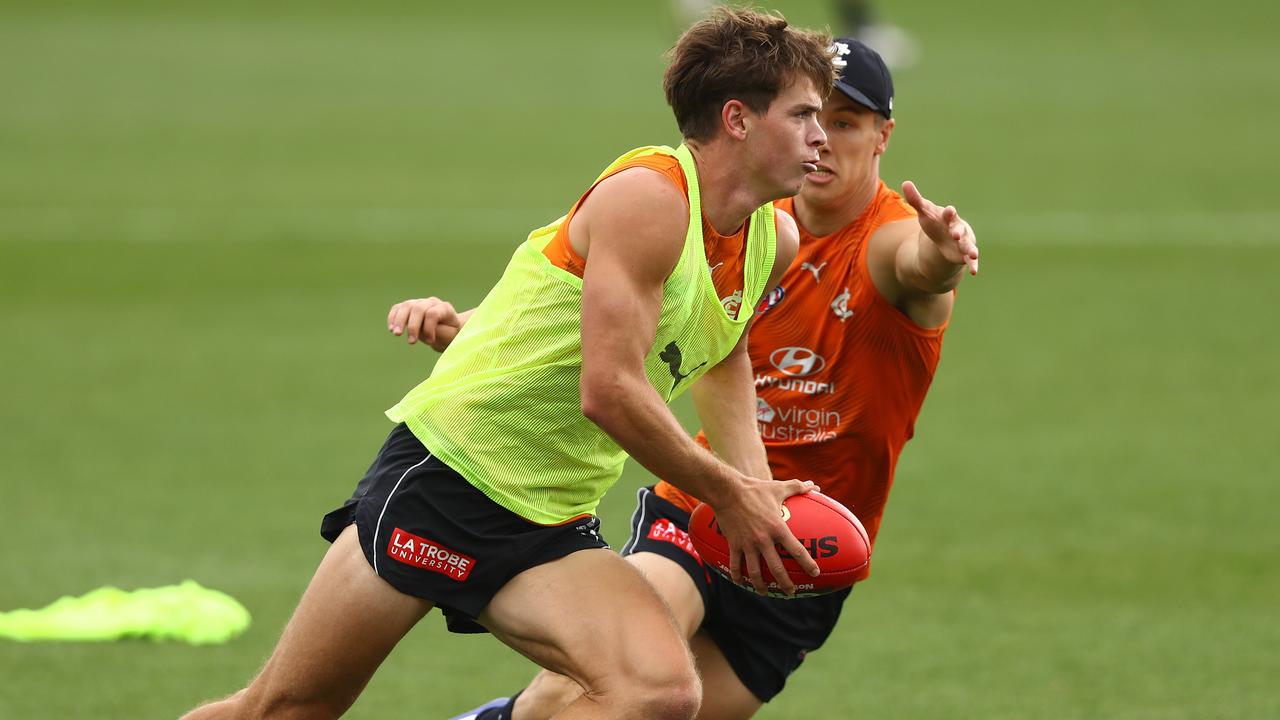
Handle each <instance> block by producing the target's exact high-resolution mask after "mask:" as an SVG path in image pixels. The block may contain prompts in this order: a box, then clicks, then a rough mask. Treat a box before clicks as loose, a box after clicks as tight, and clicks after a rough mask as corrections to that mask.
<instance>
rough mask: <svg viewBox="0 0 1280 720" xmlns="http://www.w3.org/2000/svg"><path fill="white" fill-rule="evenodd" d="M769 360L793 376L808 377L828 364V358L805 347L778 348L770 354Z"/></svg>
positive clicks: (780, 369) (784, 373)
mask: <svg viewBox="0 0 1280 720" xmlns="http://www.w3.org/2000/svg"><path fill="white" fill-rule="evenodd" d="M769 362H771V363H773V366H774V367H776V368H778V370H779V371H780V372H782V374H783V375H790V376H791V377H808V376H809V375H812V374H814V373H816V372H818V371H820V370H822V368H824V367H826V366H827V361H826V358H824V357H822V356H821V355H819V354H818V353H816V352H814V351H812V350H810V349H809V348H803V347H784V348H778V349H777V350H774V351H773V354H772V355H770V356H769Z"/></svg>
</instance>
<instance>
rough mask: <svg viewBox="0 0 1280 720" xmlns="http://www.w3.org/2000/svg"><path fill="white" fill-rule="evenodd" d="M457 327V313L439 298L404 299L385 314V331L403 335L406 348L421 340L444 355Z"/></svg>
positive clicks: (458, 325)
mask: <svg viewBox="0 0 1280 720" xmlns="http://www.w3.org/2000/svg"><path fill="white" fill-rule="evenodd" d="M461 328H462V320H461V318H459V317H458V312H457V311H456V310H455V309H454V308H453V305H451V304H449V303H447V302H445V301H444V300H441V299H440V298H434V297H431V298H421V299H417V300H405V301H404V302H400V303H396V304H395V305H392V306H391V310H390V311H389V312H388V313H387V330H389V331H391V333H392V334H393V335H397V336H399V335H407V336H408V339H409V344H410V345H412V344H414V343H416V342H418V341H419V340H421V341H422V342H424V343H426V344H427V345H430V346H431V349H432V350H435V351H437V352H444V349H445V348H447V347H449V343H451V342H453V338H454V337H455V336H457V334H458V330H460V329H461Z"/></svg>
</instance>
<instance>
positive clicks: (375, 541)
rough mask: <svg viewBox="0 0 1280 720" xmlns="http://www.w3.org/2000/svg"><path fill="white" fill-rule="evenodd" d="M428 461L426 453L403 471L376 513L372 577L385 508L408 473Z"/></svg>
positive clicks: (376, 559)
mask: <svg viewBox="0 0 1280 720" xmlns="http://www.w3.org/2000/svg"><path fill="white" fill-rule="evenodd" d="M430 459H431V453H430V452H428V453H427V456H426V457H424V458H422V459H421V460H419V461H418V463H417V464H416V465H414V466H413V467H410V468H409V469H408V470H405V471H404V474H403V475H401V476H400V479H399V480H397V481H396V486H395V487H393V488H391V492H389V493H387V501H386V502H384V503H382V512H380V513H378V524H377V525H374V526H373V574H374V575H377V574H378V532H379V531H381V530H382V516H383V515H386V514H387V506H388V505H390V504H391V496H392V495H395V494H396V491H397V490H399V489H400V483H402V482H404V479H405V478H406V477H409V473H411V472H413V471H414V470H415V469H417V467H418V466H419V465H421V464H422V463H424V462H426V461H428V460H430Z"/></svg>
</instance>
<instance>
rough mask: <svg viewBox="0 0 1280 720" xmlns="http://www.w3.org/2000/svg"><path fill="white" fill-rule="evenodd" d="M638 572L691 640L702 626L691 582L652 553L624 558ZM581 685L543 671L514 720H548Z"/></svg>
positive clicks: (574, 696)
mask: <svg viewBox="0 0 1280 720" xmlns="http://www.w3.org/2000/svg"><path fill="white" fill-rule="evenodd" d="M626 560H627V562H629V563H630V564H631V566H632V567H634V568H636V569H638V570H639V571H640V572H641V574H642V575H644V578H645V579H646V580H648V581H649V584H650V585H652V586H653V589H654V590H656V591H657V593H658V595H659V596H660V597H661V598H662V600H663V602H665V603H666V605H667V607H668V608H669V609H670V610H671V613H672V615H673V616H674V617H675V619H676V624H677V625H678V626H679V628H680V632H681V635H682V636H684V637H690V636H692V635H693V633H694V632H696V631H697V629H698V627H699V626H701V625H702V616H703V613H704V608H703V607H702V595H701V594H700V593H699V592H698V588H697V586H695V585H694V584H693V580H692V579H690V578H689V575H688V574H687V573H686V572H685V571H684V569H683V568H681V567H680V566H679V565H678V564H677V563H675V562H673V561H671V560H668V559H667V558H665V557H662V556H661V555H657V554H655V553H647V552H641V553H636V554H634V555H629V556H627V558H626ZM583 692H584V690H583V686H582V685H580V684H578V683H577V682H574V680H572V679H570V678H568V677H565V676H564V675H561V674H559V673H554V672H551V671H549V670H543V671H542V672H540V673H538V675H537V676H536V677H534V679H533V682H531V683H530V684H529V687H527V688H526V689H525V690H524V691H523V692H522V693H521V694H520V697H519V698H517V699H516V705H515V710H514V714H513V717H514V718H516V719H517V720H547V719H548V718H551V717H557V716H556V713H557V712H559V711H560V710H561V709H562V708H564V707H566V706H567V705H569V704H570V703H572V702H573V701H575V700H577V699H578V697H579V696H581V695H582V694H583Z"/></svg>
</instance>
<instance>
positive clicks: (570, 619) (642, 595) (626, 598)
mask: <svg viewBox="0 0 1280 720" xmlns="http://www.w3.org/2000/svg"><path fill="white" fill-rule="evenodd" d="M480 619H481V621H482V622H483V623H484V624H485V626H486V627H488V628H489V629H490V631H492V632H493V634H494V635H495V636H496V637H498V638H499V639H500V640H502V641H503V642H505V643H506V644H508V645H510V646H511V647H513V648H515V649H516V650H518V651H519V652H520V653H522V654H524V655H525V656H526V657H528V658H529V659H531V660H533V661H534V662H536V663H538V664H539V665H542V666H543V667H545V668H549V669H551V670H553V671H555V672H557V673H559V674H561V675H564V676H566V677H567V678H569V682H571V683H575V684H576V685H577V686H578V695H577V697H576V698H571V701H570V702H569V703H568V704H567V705H566V706H564V707H563V708H561V709H560V710H559V711H558V712H556V714H555V715H554V717H555V718H557V719H558V720H571V719H574V720H585V719H586V718H595V719H610V720H614V719H617V720H621V719H623V718H635V719H636V720H641V719H644V720H655V719H660V720H690V719H691V718H693V717H694V715H695V714H696V712H697V709H698V703H699V700H700V688H699V684H698V678H697V675H696V673H695V672H694V669H693V663H692V659H691V658H690V657H689V651H688V648H687V647H686V645H685V642H684V639H683V638H682V637H681V633H680V632H679V630H678V629H677V627H676V625H675V622H673V620H672V618H671V614H670V612H669V611H668V610H667V608H666V607H665V606H664V603H663V601H662V599H661V598H660V597H659V596H658V595H657V593H655V592H654V590H653V587H652V586H651V585H650V584H649V583H648V582H646V581H645V579H644V578H643V577H641V576H640V574H639V573H637V572H636V571H635V570H634V569H633V568H632V567H631V566H630V565H629V564H628V563H627V562H625V561H623V560H622V559H621V558H619V557H618V556H617V555H615V554H614V553H613V552H612V551H610V550H604V549H601V550H582V551H579V552H576V553H573V554H571V555H568V556H566V557H564V558H561V559H560V560H557V561H555V562H552V563H547V564H545V565H539V566H537V567H534V568H531V569H529V570H526V571H525V572H523V573H521V574H520V575H518V576H516V578H515V579H513V580H512V581H511V582H509V583H508V584H507V585H506V586H505V587H503V588H502V590H501V591H500V592H499V593H498V594H497V595H496V596H495V597H494V599H493V601H492V602H491V603H490V604H489V607H488V608H486V609H485V612H484V613H483V614H482V615H481V618H480ZM584 689H585V692H583V690H584ZM553 711H554V710H552V711H549V712H553ZM517 712H518V711H517Z"/></svg>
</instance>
